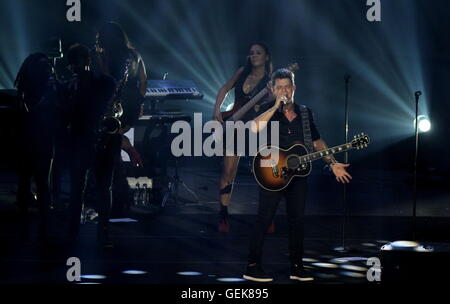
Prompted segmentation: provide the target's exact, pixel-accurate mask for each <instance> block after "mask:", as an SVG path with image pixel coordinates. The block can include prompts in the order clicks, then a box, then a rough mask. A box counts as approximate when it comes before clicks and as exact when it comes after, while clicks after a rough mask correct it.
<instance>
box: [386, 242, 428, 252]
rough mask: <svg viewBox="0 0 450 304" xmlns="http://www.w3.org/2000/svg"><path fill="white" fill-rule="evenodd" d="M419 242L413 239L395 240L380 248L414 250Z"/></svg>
mask: <svg viewBox="0 0 450 304" xmlns="http://www.w3.org/2000/svg"><path fill="white" fill-rule="evenodd" d="M419 245H420V244H419V243H417V242H413V241H395V242H392V243H388V244H386V245H384V246H382V247H381V250H394V249H396V250H411V249H412V250H414V249H415V248H417V247H418V246H419Z"/></svg>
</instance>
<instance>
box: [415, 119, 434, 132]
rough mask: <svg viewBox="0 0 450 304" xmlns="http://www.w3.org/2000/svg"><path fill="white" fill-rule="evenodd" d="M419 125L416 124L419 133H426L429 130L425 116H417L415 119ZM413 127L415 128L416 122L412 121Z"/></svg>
mask: <svg viewBox="0 0 450 304" xmlns="http://www.w3.org/2000/svg"><path fill="white" fill-rule="evenodd" d="M417 119H418V121H419V124H418V126H417V127H418V128H419V132H422V133H424V132H428V131H430V129H431V123H430V120H429V119H428V118H427V117H426V116H425V115H419V117H417ZM414 126H416V120H415V119H414Z"/></svg>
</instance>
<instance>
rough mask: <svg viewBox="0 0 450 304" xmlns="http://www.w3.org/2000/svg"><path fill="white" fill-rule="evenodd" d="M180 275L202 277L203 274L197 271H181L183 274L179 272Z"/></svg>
mask: <svg viewBox="0 0 450 304" xmlns="http://www.w3.org/2000/svg"><path fill="white" fill-rule="evenodd" d="M177 274H178V275H182V276H198V275H202V273H201V272H197V271H181V272H177Z"/></svg>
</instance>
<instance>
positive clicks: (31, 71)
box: [14, 53, 51, 100]
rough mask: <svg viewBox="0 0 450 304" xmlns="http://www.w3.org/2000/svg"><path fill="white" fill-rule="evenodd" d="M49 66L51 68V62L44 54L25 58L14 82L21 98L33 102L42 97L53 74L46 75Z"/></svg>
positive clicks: (35, 54)
mask: <svg viewBox="0 0 450 304" xmlns="http://www.w3.org/2000/svg"><path fill="white" fill-rule="evenodd" d="M47 65H48V68H51V62H50V60H48V57H47V56H46V55H45V54H44V53H33V54H31V55H29V56H28V57H27V58H25V60H24V61H23V63H22V65H21V66H20V69H19V72H18V73H17V76H16V80H15V81H14V86H15V87H16V88H17V93H18V96H19V98H21V99H26V100H33V99H39V98H40V97H41V96H42V94H43V92H44V91H45V89H46V85H47V82H48V80H49V77H50V76H51V72H49V73H48V74H47V73H46V70H45V68H46V67H47Z"/></svg>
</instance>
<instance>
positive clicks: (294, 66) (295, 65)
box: [286, 62, 300, 72]
mask: <svg viewBox="0 0 450 304" xmlns="http://www.w3.org/2000/svg"><path fill="white" fill-rule="evenodd" d="M286 69H288V70H289V71H291V72H295V71H297V70H298V69H300V66H299V65H298V63H297V62H294V63H291V64H289V65H288V66H287V67H286Z"/></svg>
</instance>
